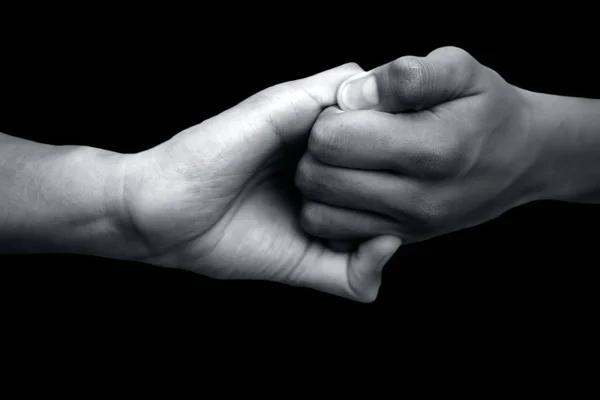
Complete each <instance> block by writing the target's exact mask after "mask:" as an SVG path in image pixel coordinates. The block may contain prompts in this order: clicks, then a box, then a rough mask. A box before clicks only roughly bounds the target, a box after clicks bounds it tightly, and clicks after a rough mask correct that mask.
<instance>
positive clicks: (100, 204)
mask: <svg viewBox="0 0 600 400" xmlns="http://www.w3.org/2000/svg"><path fill="white" fill-rule="evenodd" d="M124 157H125V156H124V155H121V154H117V153H113V152H109V151H104V150H100V149H95V148H91V147H86V146H51V145H47V144H41V143H36V142H32V141H28V140H24V139H20V138H15V137H12V136H8V135H5V134H2V133H0V253H9V252H11V253H14V252H18V253H42V252H43V253H79V254H91V255H98V256H105V257H110V258H129V257H130V256H131V254H132V253H135V252H136V251H137V250H136V248H135V246H133V245H132V243H133V241H132V239H131V238H132V233H131V231H130V230H129V228H128V227H127V226H128V224H127V222H126V221H127V218H126V217H125V216H126V210H125V209H124V206H123V202H122V200H121V198H122V187H123V184H122V176H123V174H122V165H123V159H124Z"/></svg>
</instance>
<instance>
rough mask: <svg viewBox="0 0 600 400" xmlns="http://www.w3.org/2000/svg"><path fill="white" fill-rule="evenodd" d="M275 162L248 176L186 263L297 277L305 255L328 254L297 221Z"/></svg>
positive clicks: (219, 273) (236, 274) (219, 272)
mask: <svg viewBox="0 0 600 400" xmlns="http://www.w3.org/2000/svg"><path fill="white" fill-rule="evenodd" d="M280 172H281V171H280V170H278V169H277V168H276V167H273V168H270V169H268V170H264V171H262V172H261V173H260V174H257V175H255V176H254V177H252V178H251V179H250V180H249V181H248V182H247V184H246V185H245V186H244V189H243V190H242V191H241V192H240V193H239V194H238V196H237V197H236V198H235V199H234V200H233V201H232V202H231V204H229V205H228V207H227V208H226V209H225V212H224V213H223V215H222V217H221V218H220V220H219V221H218V222H217V223H216V224H215V225H214V226H213V227H212V228H211V229H210V230H209V231H207V232H206V233H205V234H204V235H202V236H201V237H200V238H198V239H197V240H196V241H195V242H194V243H193V245H192V246H190V247H189V250H188V251H187V254H186V257H185V261H184V263H185V264H186V265H184V266H183V267H184V268H189V269H193V270H200V271H203V272H204V273H207V274H209V275H212V276H216V277H223V278H243V279H269V280H276V281H280V282H291V281H297V280H300V279H301V275H302V274H303V273H305V271H304V272H303V269H306V268H308V262H307V261H308V260H311V259H312V260H315V258H317V257H327V256H330V257H331V255H332V254H329V253H328V252H327V250H326V249H325V248H324V247H323V246H321V245H320V244H319V243H317V242H315V241H311V240H310V239H309V238H308V236H307V235H306V234H305V233H304V232H303V231H302V229H301V228H300V226H299V225H298V215H297V211H298V208H297V207H296V203H295V200H297V199H295V198H294V193H293V192H292V190H293V189H292V188H291V187H290V186H289V185H288V184H287V183H286V182H284V181H283V179H281V178H282V177H281V175H280Z"/></svg>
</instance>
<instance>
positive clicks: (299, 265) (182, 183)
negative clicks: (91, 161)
mask: <svg viewBox="0 0 600 400" xmlns="http://www.w3.org/2000/svg"><path fill="white" fill-rule="evenodd" d="M356 69H357V68H356V66H355V65H346V66H343V67H341V68H338V69H333V70H330V71H326V72H324V73H322V74H318V75H315V76H314V77H311V78H306V79H305V80H300V81H296V82H293V83H289V84H286V85H279V86H275V87H272V88H270V89H267V90H266V91H264V92H261V93H258V94H257V95H255V96H253V97H251V98H248V99H246V100H245V101H243V102H242V103H240V104H239V105H237V106H236V107H233V108H231V109H229V110H227V111H225V112H223V113H221V114H219V115H218V116H216V117H214V118H211V119H210V120H207V121H205V122H204V123H202V124H200V125H198V126H196V127H192V128H190V129H188V130H186V131H184V132H181V133H180V134H179V135H177V136H175V137H174V138H173V139H172V140H171V141H169V142H167V143H165V144H164V145H163V146H158V148H155V150H153V151H152V153H151V154H153V156H150V157H148V156H146V158H145V159H146V160H147V159H155V160H157V161H154V162H153V163H151V165H153V166H154V167H153V168H149V170H152V169H155V170H156V166H158V172H152V171H150V175H151V176H152V178H149V179H146V180H142V186H143V185H144V183H143V182H148V183H150V185H149V187H148V188H146V189H143V188H142V189H139V190H132V198H134V199H136V201H135V202H134V204H135V206H134V207H131V209H132V219H133V220H135V222H136V225H137V228H138V231H140V232H142V234H143V235H144V236H145V237H146V238H147V239H148V240H147V241H148V242H150V246H149V247H150V248H152V249H153V250H154V252H153V255H151V256H150V257H147V258H146V261H147V262H151V263H153V264H158V265H164V266H172V267H179V268H185V269H188V270H192V271H196V272H199V273H201V274H204V275H208V276H212V277H215V278H229V279H261V280H271V281H277V282H282V283H287V284H291V285H295V286H308V287H311V288H313V289H317V290H321V291H325V292H329V293H333V294H337V295H341V296H345V297H350V298H353V299H356V300H372V299H374V296H375V295H376V293H377V290H378V287H379V280H378V279H379V278H378V276H377V274H376V273H374V271H375V269H376V268H377V266H378V265H380V264H381V261H382V258H384V257H388V256H389V255H390V252H393V251H394V250H395V249H396V248H397V247H398V245H399V243H398V241H397V239H395V238H387V239H386V238H380V239H379V240H378V239H373V240H372V241H369V242H367V243H363V244H362V245H361V246H360V247H359V249H358V250H357V251H355V252H353V253H346V252H334V251H331V250H330V249H328V248H326V247H325V246H323V245H322V244H321V243H319V242H318V241H316V240H313V239H311V238H310V237H309V236H308V235H307V234H305V233H304V231H303V230H302V229H301V227H300V225H299V220H300V219H299V211H300V204H299V200H300V199H299V194H298V193H297V192H296V191H295V188H294V186H293V183H294V179H293V172H294V171H295V166H296V163H294V162H293V161H292V160H293V159H295V157H292V158H290V157H289V156H290V155H291V154H290V153H288V151H292V154H296V151H297V150H299V147H302V146H301V144H302V143H303V142H304V143H305V142H306V140H307V139H308V134H309V132H310V130H311V127H312V125H313V123H314V122H315V120H316V119H317V116H318V115H319V113H320V112H321V111H322V110H323V109H324V108H325V107H326V106H328V105H331V104H332V103H333V101H334V98H335V91H336V88H337V86H338V85H339V84H340V83H341V81H342V80H343V79H345V78H346V77H348V76H350V75H352V74H353V73H355V72H356ZM302 150H303V149H302ZM297 155H298V157H297V158H299V156H300V155H301V152H300V153H299V154H297ZM290 162H291V164H290ZM145 165H147V164H145ZM357 285H358V286H357Z"/></svg>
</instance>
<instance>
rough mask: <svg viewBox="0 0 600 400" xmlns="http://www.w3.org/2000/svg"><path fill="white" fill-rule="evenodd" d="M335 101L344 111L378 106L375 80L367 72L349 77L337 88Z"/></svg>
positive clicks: (377, 91) (373, 76)
mask: <svg viewBox="0 0 600 400" xmlns="http://www.w3.org/2000/svg"><path fill="white" fill-rule="evenodd" d="M336 100H337V103H338V106H339V107H340V109H342V110H344V111H352V110H370V109H373V108H375V107H376V106H377V105H378V104H379V90H378V86H377V78H376V77H375V75H373V74H372V73H370V72H368V71H367V72H361V73H358V74H356V75H353V76H351V77H350V78H348V79H346V80H345V81H344V82H342V84H341V85H340V86H339V88H338V91H337V96H336Z"/></svg>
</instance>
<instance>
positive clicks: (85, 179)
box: [51, 146, 140, 259]
mask: <svg viewBox="0 0 600 400" xmlns="http://www.w3.org/2000/svg"><path fill="white" fill-rule="evenodd" d="M58 151H59V153H62V151H61V150H58ZM129 157H130V156H129V155H125V154H120V153H115V152H111V151H106V150H102V149H97V148H93V147H88V146H76V147H73V148H72V149H70V150H67V151H65V152H64V153H63V154H62V156H57V159H56V165H55V168H54V170H55V171H56V172H55V175H56V181H57V182H61V181H62V180H61V175H62V174H64V176H69V179H68V184H66V185H65V186H66V187H65V188H64V189H63V193H62V195H60V194H59V193H57V194H56V195H55V196H56V198H57V200H58V199H60V198H63V199H65V200H66V201H67V202H68V203H65V204H68V205H69V206H70V207H69V209H65V210H64V211H62V212H63V213H65V216H64V217H63V218H60V220H59V224H58V226H60V227H63V226H64V229H66V232H65V233H64V236H65V237H62V235H57V239H56V240H60V242H59V243H57V244H56V246H55V247H56V249H57V251H60V252H67V253H78V254H88V255H95V256H100V257H106V258H114V259H134V258H135V255H136V254H137V253H138V251H139V248H140V243H139V241H138V238H137V236H136V234H135V231H134V229H133V228H132V226H131V224H130V222H129V218H128V211H127V209H126V207H125V203H124V200H123V192H124V191H123V187H124V182H125V181H124V180H125V176H126V172H127V169H126V168H125V166H126V163H127V159H128V158H129ZM65 181H66V180H65ZM69 186H71V189H70V190H69ZM51 188H52V189H54V190H60V188H56V184H52V186H51ZM60 212H61V210H60V209H59V208H58V207H57V209H56V210H55V211H53V213H57V214H58V213H60ZM60 243H64V246H61V245H60Z"/></svg>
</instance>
